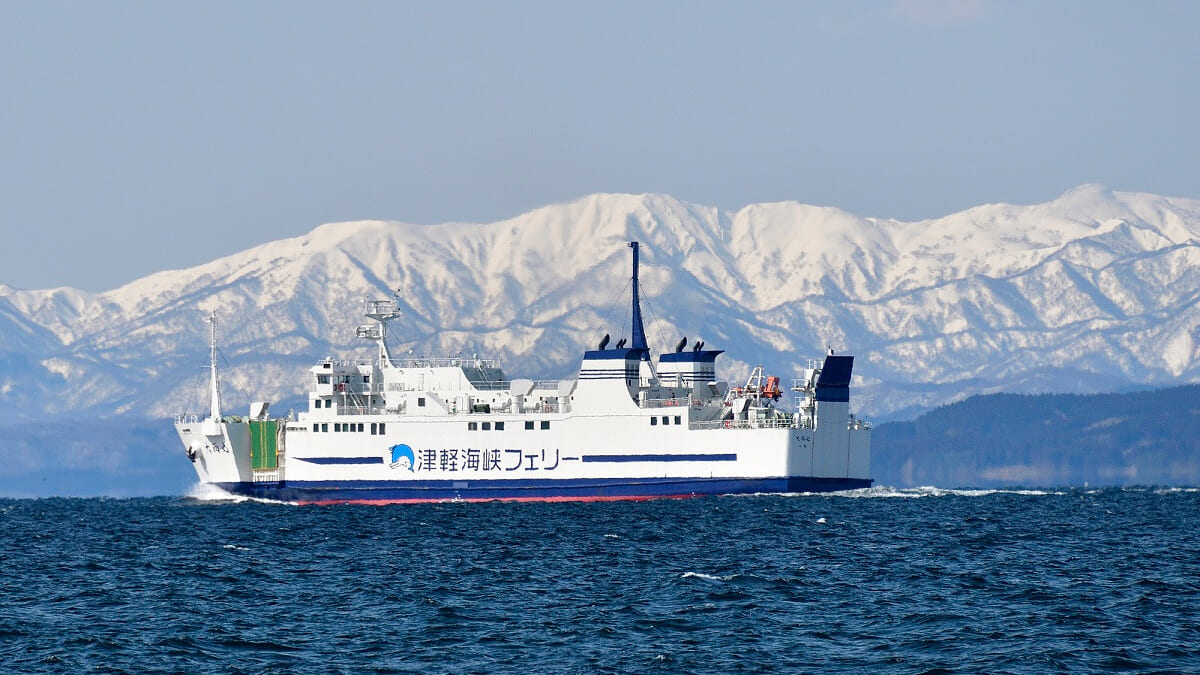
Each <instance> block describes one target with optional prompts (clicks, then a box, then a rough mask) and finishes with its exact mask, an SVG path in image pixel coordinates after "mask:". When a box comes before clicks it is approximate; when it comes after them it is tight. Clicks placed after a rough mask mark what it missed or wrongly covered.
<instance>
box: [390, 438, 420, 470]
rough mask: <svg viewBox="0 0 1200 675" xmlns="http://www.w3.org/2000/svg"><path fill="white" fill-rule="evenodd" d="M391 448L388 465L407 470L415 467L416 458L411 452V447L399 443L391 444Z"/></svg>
mask: <svg viewBox="0 0 1200 675" xmlns="http://www.w3.org/2000/svg"><path fill="white" fill-rule="evenodd" d="M391 450H392V462H391V464H390V466H391V467H392V468H393V469H408V470H409V471H412V470H413V469H414V468H415V467H416V465H417V458H416V455H414V454H413V449H412V448H410V447H408V446H407V445H405V444H403V443H401V444H400V445H393V446H392V448H391Z"/></svg>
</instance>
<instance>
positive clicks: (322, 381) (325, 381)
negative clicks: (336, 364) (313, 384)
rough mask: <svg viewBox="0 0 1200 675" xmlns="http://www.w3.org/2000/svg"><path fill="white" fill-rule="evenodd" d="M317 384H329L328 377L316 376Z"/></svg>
mask: <svg viewBox="0 0 1200 675" xmlns="http://www.w3.org/2000/svg"><path fill="white" fill-rule="evenodd" d="M317 384H329V376H328V375H318V376H317Z"/></svg>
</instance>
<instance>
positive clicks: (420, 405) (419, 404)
mask: <svg viewBox="0 0 1200 675" xmlns="http://www.w3.org/2000/svg"><path fill="white" fill-rule="evenodd" d="M417 407H418V408H424V407H425V397H424V396H418V397H417Z"/></svg>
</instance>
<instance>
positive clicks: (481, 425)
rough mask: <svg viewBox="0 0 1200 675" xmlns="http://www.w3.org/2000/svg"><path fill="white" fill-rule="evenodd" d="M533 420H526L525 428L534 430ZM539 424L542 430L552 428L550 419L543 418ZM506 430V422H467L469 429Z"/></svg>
mask: <svg viewBox="0 0 1200 675" xmlns="http://www.w3.org/2000/svg"><path fill="white" fill-rule="evenodd" d="M534 424H535V423H534V422H533V421H532V420H525V430H526V431H533V430H534V428H535V426H534ZM538 426H539V427H540V428H541V430H542V431H546V430H548V429H549V428H550V420H542V421H541V422H540V423H539V424H538ZM493 429H494V430H495V431H504V422H467V431H492V430H493Z"/></svg>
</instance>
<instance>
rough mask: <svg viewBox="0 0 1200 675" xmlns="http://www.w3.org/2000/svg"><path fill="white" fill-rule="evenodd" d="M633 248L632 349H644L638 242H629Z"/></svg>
mask: <svg viewBox="0 0 1200 675" xmlns="http://www.w3.org/2000/svg"><path fill="white" fill-rule="evenodd" d="M629 248H631V249H633V343H632V344H630V345H629V346H630V348H632V349H646V328H645V327H644V326H643V325H642V303H641V302H639V299H638V243H637V242H636V241H631V242H629Z"/></svg>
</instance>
